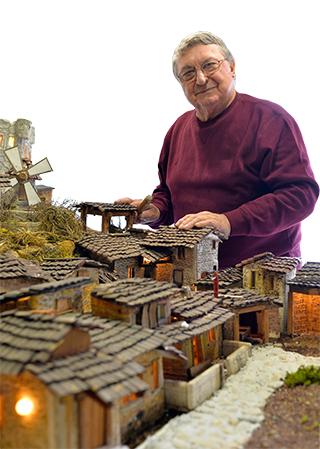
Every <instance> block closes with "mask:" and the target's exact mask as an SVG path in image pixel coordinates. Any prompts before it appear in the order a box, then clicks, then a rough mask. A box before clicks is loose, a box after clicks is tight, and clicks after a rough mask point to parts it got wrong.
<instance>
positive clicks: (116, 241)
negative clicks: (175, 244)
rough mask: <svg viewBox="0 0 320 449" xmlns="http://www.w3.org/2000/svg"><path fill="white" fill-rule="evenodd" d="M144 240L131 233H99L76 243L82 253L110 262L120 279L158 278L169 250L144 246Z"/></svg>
mask: <svg viewBox="0 0 320 449" xmlns="http://www.w3.org/2000/svg"><path fill="white" fill-rule="evenodd" d="M142 243H143V241H142V239H140V238H137V237H135V236H133V235H131V234H129V233H126V234H95V235H90V236H86V237H83V238H82V239H81V240H79V241H78V242H76V245H77V250H78V252H79V253H80V254H81V255H84V256H86V257H90V258H91V259H94V260H97V261H100V262H101V263H104V264H107V265H108V266H109V267H110V270H112V271H114V272H116V274H117V275H118V276H119V278H120V279H127V278H134V277H140V278H141V277H151V278H154V279H155V276H156V271H155V268H154V267H156V264H158V263H159V264H162V263H166V262H167V261H168V258H169V257H170V254H171V253H170V251H169V250H157V249H153V248H148V247H145V246H143V245H142Z"/></svg>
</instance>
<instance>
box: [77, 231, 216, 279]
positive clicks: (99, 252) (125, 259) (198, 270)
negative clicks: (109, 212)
mask: <svg viewBox="0 0 320 449" xmlns="http://www.w3.org/2000/svg"><path fill="white" fill-rule="evenodd" d="M219 236H220V237H221V238H222V235H221V234H219V233H218V231H215V230H213V229H212V228H203V229H190V230H188V231H186V230H181V229H177V228H173V227H168V226H161V227H160V229H159V230H158V231H156V232H154V231H149V232H148V233H146V234H144V235H143V237H136V236H135V234H133V233H132V234H131V233H128V234H112V235H111V234H110V235H104V234H100V235H98V234H96V235H92V236H86V237H83V238H82V239H81V240H79V241H78V242H77V248H78V251H79V252H80V253H81V254H82V255H87V256H89V257H91V258H92V259H96V260H99V261H101V262H104V263H108V264H109V266H110V268H111V269H113V270H114V271H116V272H117V273H118V275H119V277H120V278H122V279H124V278H128V277H151V278H153V279H157V280H159V281H167V282H173V283H175V284H176V285H177V286H178V287H181V286H182V285H191V284H192V283H193V282H194V281H195V280H196V279H198V278H200V277H201V275H203V274H207V273H212V272H214V271H215V269H216V267H217V266H218V246H219V242H221V239H220V237H219Z"/></svg>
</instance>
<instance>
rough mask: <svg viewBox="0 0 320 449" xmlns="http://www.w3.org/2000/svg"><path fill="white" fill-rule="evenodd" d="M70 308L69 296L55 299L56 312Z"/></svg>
mask: <svg viewBox="0 0 320 449" xmlns="http://www.w3.org/2000/svg"><path fill="white" fill-rule="evenodd" d="M67 310H72V301H71V298H60V299H58V300H57V312H65V311H67Z"/></svg>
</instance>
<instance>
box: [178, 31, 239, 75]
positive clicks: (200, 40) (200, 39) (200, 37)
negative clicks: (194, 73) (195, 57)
mask: <svg viewBox="0 0 320 449" xmlns="http://www.w3.org/2000/svg"><path fill="white" fill-rule="evenodd" d="M197 44H204V45H210V44H216V45H218V47H219V49H220V51H221V53H222V54H223V56H224V57H225V58H226V59H227V61H229V62H231V61H234V57H233V56H232V53H231V51H230V50H229V49H228V47H227V46H226V44H225V43H224V42H223V40H222V39H220V37H218V36H215V35H214V34H212V33H210V32H209V31H198V32H196V33H193V34H190V35H189V36H187V37H185V38H184V39H182V41H181V42H180V44H179V45H178V47H177V48H176V49H175V51H174V53H173V57H172V70H173V74H174V76H175V77H176V78H177V79H179V78H178V74H177V60H178V58H179V57H180V56H182V55H184V54H185V53H186V50H187V49H188V48H190V47H193V46H195V45H197Z"/></svg>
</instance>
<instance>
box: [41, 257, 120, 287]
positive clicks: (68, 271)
mask: <svg viewBox="0 0 320 449" xmlns="http://www.w3.org/2000/svg"><path fill="white" fill-rule="evenodd" d="M83 266H84V267H93V268H97V269H98V272H99V280H100V282H101V283H105V282H112V281H114V280H116V279H118V276H117V274H116V273H115V272H113V271H112V270H110V268H109V266H108V265H106V264H103V263H101V262H97V261H95V260H91V259H87V258H86V257H74V258H65V259H63V258H57V259H45V260H44V262H43V263H42V264H41V268H42V270H43V271H45V272H46V273H48V274H50V275H51V276H52V277H53V278H54V279H55V280H60V279H63V278H65V277H67V276H72V275H73V274H74V272H75V271H76V270H77V269H79V268H81V267H83Z"/></svg>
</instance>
